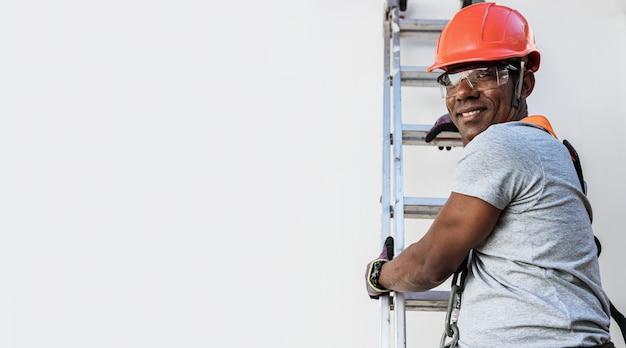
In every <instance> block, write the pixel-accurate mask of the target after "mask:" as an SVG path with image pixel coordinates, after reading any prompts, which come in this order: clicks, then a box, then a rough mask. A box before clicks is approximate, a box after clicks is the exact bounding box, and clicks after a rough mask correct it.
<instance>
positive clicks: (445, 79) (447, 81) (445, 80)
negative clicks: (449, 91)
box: [437, 74, 452, 87]
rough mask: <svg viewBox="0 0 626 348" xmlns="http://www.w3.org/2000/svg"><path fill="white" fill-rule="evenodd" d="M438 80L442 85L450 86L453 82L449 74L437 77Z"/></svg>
mask: <svg viewBox="0 0 626 348" xmlns="http://www.w3.org/2000/svg"><path fill="white" fill-rule="evenodd" d="M437 82H439V84H440V85H442V86H446V87H447V86H450V85H451V84H452V83H451V82H450V76H448V74H443V75H441V76H439V78H437Z"/></svg>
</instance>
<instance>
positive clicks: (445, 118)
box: [424, 114, 459, 143]
mask: <svg viewBox="0 0 626 348" xmlns="http://www.w3.org/2000/svg"><path fill="white" fill-rule="evenodd" d="M458 131H459V129H458V128H456V126H455V125H454V123H452V120H451V119H450V114H445V115H442V116H441V117H439V118H438V119H437V122H435V125H434V126H433V127H432V128H431V129H430V131H428V133H427V134H426V138H425V139H424V140H425V141H426V142H427V143H430V142H431V141H433V139H435V137H437V135H439V133H441V132H458Z"/></svg>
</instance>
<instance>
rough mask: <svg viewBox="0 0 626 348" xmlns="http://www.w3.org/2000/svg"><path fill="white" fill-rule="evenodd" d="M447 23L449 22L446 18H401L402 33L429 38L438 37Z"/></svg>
mask: <svg viewBox="0 0 626 348" xmlns="http://www.w3.org/2000/svg"><path fill="white" fill-rule="evenodd" d="M446 24H448V21H447V20H445V19H415V18H410V19H409V18H400V33H402V34H411V36H419V37H423V38H428V39H438V38H439V34H440V33H441V31H442V30H443V28H444V27H445V26H446Z"/></svg>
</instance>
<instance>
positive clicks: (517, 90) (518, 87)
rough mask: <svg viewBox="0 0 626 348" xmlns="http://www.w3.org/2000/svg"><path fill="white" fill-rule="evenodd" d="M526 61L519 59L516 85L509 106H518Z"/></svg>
mask: <svg viewBox="0 0 626 348" xmlns="http://www.w3.org/2000/svg"><path fill="white" fill-rule="evenodd" d="M525 66H526V62H525V61H524V59H522V60H521V61H520V69H519V78H518V79H517V85H515V93H514V94H513V100H511V106H513V107H514V108H516V109H517V108H519V100H520V97H521V95H522V84H523V83H524V68H525Z"/></svg>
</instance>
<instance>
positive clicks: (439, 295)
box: [391, 290, 450, 312]
mask: <svg viewBox="0 0 626 348" xmlns="http://www.w3.org/2000/svg"><path fill="white" fill-rule="evenodd" d="M449 300H450V291H440V290H430V291H424V292H406V293H404V304H405V308H406V310H410V311H423V312H445V311H446V310H448V301H449ZM391 309H392V310H393V309H394V304H393V303H391Z"/></svg>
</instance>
